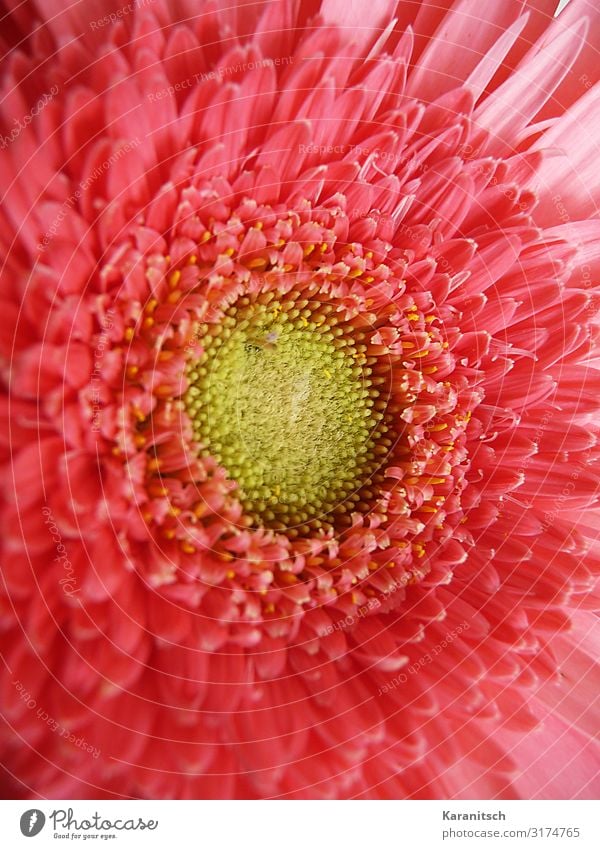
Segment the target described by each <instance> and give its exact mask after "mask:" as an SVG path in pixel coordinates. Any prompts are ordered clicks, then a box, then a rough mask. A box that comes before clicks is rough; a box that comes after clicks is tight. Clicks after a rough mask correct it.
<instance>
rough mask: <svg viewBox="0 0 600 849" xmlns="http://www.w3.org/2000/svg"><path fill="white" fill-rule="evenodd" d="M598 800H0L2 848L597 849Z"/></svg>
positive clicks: (598, 830)
mask: <svg viewBox="0 0 600 849" xmlns="http://www.w3.org/2000/svg"><path fill="white" fill-rule="evenodd" d="M597 814H598V803H597V802H593V801H560V802H557V801H552V802H550V801H539V802H537V801H536V802H530V801H506V802H481V801H472V802H468V801H467V802H444V801H418V802H407V801H340V802H325V801H237V802H228V801H184V802H180V801H158V802H156V801H102V800H100V801H94V800H84V801H57V802H55V801H43V800H36V801H27V800H26V801H2V802H0V845H1V846H2V847H4V849H8V847H10V849H13V847H24V846H30V847H40V849H41V847H43V846H48V845H50V844H52V845H53V846H57V845H60V844H59V841H60V843H63V845H64V844H65V843H66V841H69V842H71V843H72V842H77V843H80V844H82V843H83V844H88V845H89V843H90V842H91V841H94V842H95V843H96V845H98V844H100V843H102V844H106V843H107V842H110V845H114V846H115V849H125V847H129V846H135V847H142V846H144V847H153V846H161V847H168V846H169V845H170V844H173V843H174V844H176V845H177V847H178V849H179V847H188V846H189V847H202V849H235V847H240V849H242V847H243V849H306V848H307V847H310V849H328V847H336V849H341V848H342V847H343V849H359V847H360V849H370V847H373V846H378V847H381V846H384V847H385V849H438V847H447V849H454V847H459V846H461V847H464V849H469V847H470V849H486V847H489V849H493V847H510V849H525V847H527V849H533V847H535V846H539V847H540V849H541V847H546V849H552V847H563V849H592V847H593V849H597V847H599V846H600V827H599V822H600V818H599V817H598V816H597Z"/></svg>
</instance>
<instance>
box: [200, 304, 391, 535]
mask: <svg viewBox="0 0 600 849" xmlns="http://www.w3.org/2000/svg"><path fill="white" fill-rule="evenodd" d="M198 336H199V340H200V344H201V346H202V349H203V353H202V354H201V356H200V358H199V359H197V360H196V361H195V362H193V363H192V364H191V365H190V367H189V369H188V378H189V381H190V386H189V389H188V391H187V394H186V403H187V407H188V411H189V412H190V415H191V418H192V421H193V425H194V431H195V436H196V439H197V441H198V442H199V443H200V444H201V445H202V446H203V449H204V450H205V451H206V452H207V453H210V454H211V455H212V456H214V457H215V459H216V460H217V461H218V462H219V463H221V464H222V465H223V466H224V468H225V469H226V470H227V472H228V474H229V476H230V477H231V478H232V479H233V480H235V481H236V482H237V484H238V486H239V495H240V498H241V500H242V503H243V505H244V508H245V511H246V512H247V513H248V514H249V515H250V516H251V517H252V519H253V521H254V522H255V523H257V524H263V525H267V526H269V527H273V528H280V529H283V528H288V529H289V528H297V529H298V530H300V531H302V530H307V529H308V526H306V528H305V527H304V526H305V525H306V523H311V526H312V527H313V528H314V527H315V523H316V525H317V527H320V526H322V525H323V524H330V523H332V522H333V521H334V517H335V516H338V517H339V516H341V515H344V514H346V513H348V512H351V511H352V510H356V509H360V507H359V506H358V505H360V504H361V495H360V492H359V490H360V488H361V487H362V486H363V485H364V484H365V482H366V481H367V480H368V479H369V477H370V476H371V475H372V474H373V473H374V472H375V471H376V468H377V454H378V452H379V451H381V445H379V442H380V440H381V438H382V437H383V435H384V434H385V432H386V431H387V426H386V424H385V422H384V412H382V410H381V407H382V406H385V405H384V404H383V405H382V404H381V399H380V392H379V390H378V388H377V386H375V385H374V381H373V380H372V379H371V377H372V376H371V369H370V368H369V367H368V366H366V364H365V363H366V356H365V354H364V351H365V350H366V346H365V345H364V344H362V342H363V339H364V334H363V333H362V331H360V330H357V329H356V328H354V327H353V326H352V323H351V322H349V321H342V320H340V319H339V318H338V317H337V316H336V314H335V311H334V307H333V306H331V305H329V304H327V303H324V302H322V301H320V300H313V301H309V300H307V299H300V298H299V297H298V296H297V295H296V296H294V294H291V295H285V296H281V297H280V298H277V297H275V295H274V294H271V295H270V297H269V296H266V297H265V296H261V298H259V299H257V300H255V301H252V300H251V299H249V298H242V299H240V300H239V301H238V302H237V303H236V305H234V306H232V307H230V308H229V309H227V310H226V314H225V316H224V318H223V319H222V320H221V321H220V322H219V323H216V324H205V325H203V326H202V327H201V328H200V329H199V333H198Z"/></svg>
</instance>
